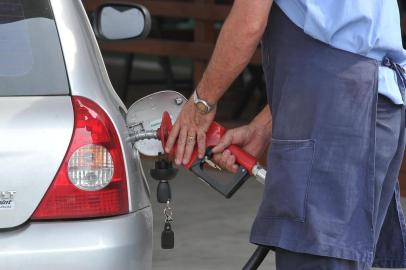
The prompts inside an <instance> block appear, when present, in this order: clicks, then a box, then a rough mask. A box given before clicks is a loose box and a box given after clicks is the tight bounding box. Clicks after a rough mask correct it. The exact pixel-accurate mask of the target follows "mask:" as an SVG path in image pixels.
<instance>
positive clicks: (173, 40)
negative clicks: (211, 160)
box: [83, 0, 406, 270]
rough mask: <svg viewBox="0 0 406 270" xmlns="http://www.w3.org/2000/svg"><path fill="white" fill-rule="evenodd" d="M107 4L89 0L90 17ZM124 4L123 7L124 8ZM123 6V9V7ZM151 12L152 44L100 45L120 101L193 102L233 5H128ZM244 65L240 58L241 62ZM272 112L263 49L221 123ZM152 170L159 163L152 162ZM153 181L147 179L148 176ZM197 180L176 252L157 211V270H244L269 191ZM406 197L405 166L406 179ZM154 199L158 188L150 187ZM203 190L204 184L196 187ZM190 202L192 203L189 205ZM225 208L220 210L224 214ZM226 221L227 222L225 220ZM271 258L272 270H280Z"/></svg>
mask: <svg viewBox="0 0 406 270" xmlns="http://www.w3.org/2000/svg"><path fill="white" fill-rule="evenodd" d="M103 2H110V3H111V2H114V0H113V1H112V0H109V1H107V0H106V1H103V0H83V3H84V5H85V7H86V9H87V11H88V12H91V11H93V10H94V9H95V8H96V7H97V6H99V5H100V4H101V3H103ZM117 2H118V1H117ZM120 2H123V1H120ZM125 2H129V3H131V2H133V3H137V4H141V5H144V6H145V7H147V9H148V10H149V11H150V13H151V15H152V17H153V23H152V30H151V33H150V35H149V37H148V38H147V39H145V40H135V41H134V40H128V41H119V42H117V41H115V42H107V41H99V44H100V47H101V49H102V53H103V57H104V60H105V63H106V66H107V69H108V72H109V75H110V78H111V81H112V83H113V86H114V88H115V90H116V91H117V93H118V95H119V96H120V97H121V98H122V100H123V101H124V102H125V104H126V105H127V106H130V105H131V104H132V103H133V102H134V101H135V100H137V99H139V98H141V97H144V96H146V95H148V94H150V93H153V92H156V91H159V90H164V89H171V90H176V91H179V92H181V93H183V94H184V95H185V96H186V97H189V96H190V95H191V94H192V92H193V90H194V87H195V86H196V84H197V83H198V82H199V80H200V78H201V76H202V73H203V71H204V69H205V67H206V65H207V62H208V60H209V58H210V56H211V53H212V51H213V48H214V44H215V41H216V38H217V36H218V33H219V31H220V29H221V26H222V23H223V21H224V20H225V18H226V17H227V14H228V12H229V11H230V8H231V5H232V2H233V1H232V0H128V1H125ZM398 2H399V6H400V10H401V15H402V23H401V24H402V27H403V37H404V38H403V41H404V45H405V44H406V43H405V42H406V39H405V37H406V35H405V34H406V1H405V0H399V1H398ZM236 57H238V56H236ZM265 104H266V94H265V83H264V80H263V74H262V69H261V53H260V48H258V50H257V52H256V53H255V55H254V57H253V58H252V60H251V63H250V65H249V66H248V67H247V68H246V70H245V71H244V72H243V73H242V74H241V76H240V77H239V78H238V79H237V80H236V81H235V83H234V84H233V85H232V86H231V89H230V91H227V93H226V94H225V96H224V98H223V99H222V100H221V101H220V104H219V106H218V108H219V109H218V115H217V120H218V121H219V122H221V123H223V124H225V125H226V126H227V127H233V126H238V125H239V124H241V123H246V122H248V121H249V120H250V119H252V118H253V117H254V116H255V114H256V113H257V112H259V111H260V110H261V109H262V108H263V106H265ZM144 164H145V169H146V172H147V170H148V169H149V168H150V167H152V166H153V161H151V160H145V161H144ZM147 174H148V173H147ZM193 178H195V177H194V176H192V175H191V174H190V173H188V172H185V171H181V173H180V176H179V180H175V181H174V185H173V192H174V196H173V197H174V205H175V209H176V210H175V211H176V212H175V213H176V216H177V219H176V221H175V223H174V230H175V234H176V239H177V240H176V241H177V247H176V249H175V250H174V251H162V250H161V249H160V248H159V242H160V239H159V238H160V230H162V228H161V227H162V226H163V223H162V217H161V216H160V215H161V212H162V206H160V205H157V204H155V202H156V200H155V198H152V202H153V203H154V211H155V212H154V214H155V215H156V218H155V225H154V226H155V230H156V233H155V244H156V247H155V254H154V256H155V257H154V269H157V270H158V269H239V268H241V266H242V265H243V263H244V262H245V261H246V260H247V259H248V257H249V255H250V253H251V252H252V251H253V249H254V247H253V246H251V245H249V244H247V242H248V235H249V228H250V225H251V222H252V220H253V218H254V216H255V213H256V209H257V207H258V203H259V201H260V199H261V191H262V188H261V186H260V185H259V184H256V183H252V182H253V181H251V182H250V181H249V183H247V185H245V186H244V187H243V189H242V190H241V191H239V192H238V193H237V195H236V196H235V197H234V198H233V199H232V200H225V199H223V198H222V197H221V196H220V195H218V194H216V193H215V192H214V191H212V190H209V188H207V187H205V186H204V185H203V184H201V183H199V182H198V181H189V180H190V179H193ZM400 181H401V187H402V194H403V195H404V196H406V162H404V166H403V169H402V172H401V177H400ZM150 183H151V185H152V186H151V190H152V194H153V195H154V193H155V184H156V183H155V182H154V181H153V180H150ZM196 183H197V184H196ZM185 202H187V203H185ZM220 205H221V207H220ZM226 217H227V218H226ZM272 261H273V258H272V256H269V258H268V264H266V265H267V266H266V267H265V266H264V267H263V268H261V269H273V268H269V267H272V266H271V265H273V263H272Z"/></svg>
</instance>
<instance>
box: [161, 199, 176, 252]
mask: <svg viewBox="0 0 406 270" xmlns="http://www.w3.org/2000/svg"><path fill="white" fill-rule="evenodd" d="M164 215H165V225H164V230H163V232H162V234H161V247H162V249H173V248H174V247H175V234H174V232H173V231H172V226H171V222H173V212H172V208H171V207H170V201H169V200H168V201H167V202H166V206H165V209H164Z"/></svg>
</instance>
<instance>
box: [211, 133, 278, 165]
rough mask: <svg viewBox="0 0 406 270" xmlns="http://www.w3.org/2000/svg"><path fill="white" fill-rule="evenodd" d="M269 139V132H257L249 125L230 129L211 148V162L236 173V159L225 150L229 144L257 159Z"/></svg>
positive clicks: (265, 147) (264, 149)
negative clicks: (212, 154)
mask: <svg viewBox="0 0 406 270" xmlns="http://www.w3.org/2000/svg"><path fill="white" fill-rule="evenodd" d="M270 138H271V135H270V130H269V131H267V130H265V131H264V130H262V131H259V130H258V129H257V128H255V127H253V126H251V125H245V126H241V127H238V128H235V129H230V130H228V131H227V132H226V133H225V134H224V136H223V137H222V138H221V140H220V142H219V144H217V146H216V147H214V148H213V153H214V154H215V155H214V156H213V161H214V162H215V163H216V164H218V165H219V166H220V167H222V168H224V169H226V170H228V171H230V172H233V173H236V172H237V170H238V165H237V164H236V157H235V156H234V155H233V154H232V153H231V152H230V151H229V150H228V149H226V148H227V147H228V146H229V145H230V144H235V145H238V146H240V147H241V148H242V149H243V150H245V151H246V152H247V153H249V154H251V155H253V156H254V157H256V158H259V157H261V156H262V154H263V153H264V151H266V149H267V146H268V144H269V142H270Z"/></svg>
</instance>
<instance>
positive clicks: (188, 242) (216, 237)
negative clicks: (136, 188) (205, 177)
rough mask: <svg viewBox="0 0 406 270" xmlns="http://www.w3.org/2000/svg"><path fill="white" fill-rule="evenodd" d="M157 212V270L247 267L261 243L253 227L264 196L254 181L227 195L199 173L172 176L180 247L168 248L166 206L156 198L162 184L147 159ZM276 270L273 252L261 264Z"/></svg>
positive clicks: (176, 234)
mask: <svg viewBox="0 0 406 270" xmlns="http://www.w3.org/2000/svg"><path fill="white" fill-rule="evenodd" d="M143 164H144V169H145V173H146V175H147V177H148V178H149V179H148V181H149V183H150V188H151V193H152V203H153V210H154V244H155V248H154V258H153V269H154V270H183V269H187V270H208V269H218V270H228V269H241V268H242V267H243V265H244V264H245V262H246V261H247V259H248V258H249V256H250V255H251V254H252V252H253V251H254V249H255V247H254V246H253V245H251V244H249V243H248V237H249V230H250V226H251V223H252V221H253V219H254V217H255V214H256V210H257V207H258V204H259V202H260V200H261V196H262V186H261V185H260V184H259V183H257V182H256V181H255V180H253V179H249V180H248V181H247V183H246V184H245V185H244V186H243V187H242V188H241V189H240V190H239V191H238V192H237V193H236V194H235V195H234V197H232V198H231V199H225V198H223V197H222V195H220V194H218V193H217V192H215V191H214V190H212V189H211V188H209V187H208V186H206V185H205V184H204V183H203V182H201V181H199V180H198V179H197V178H196V177H195V176H194V175H193V174H191V173H190V172H188V171H185V170H183V169H181V170H180V171H179V174H178V177H177V178H176V179H174V180H172V182H171V183H172V185H171V186H172V194H173V196H172V197H173V203H172V205H173V209H174V218H175V221H174V222H173V225H172V228H173V230H174V232H175V249H173V250H162V249H161V248H160V237H161V232H162V229H163V224H164V216H163V212H162V210H163V207H164V205H161V204H158V203H157V200H156V186H157V182H156V181H154V180H152V179H151V178H150V177H149V169H150V168H152V167H153V161H151V160H144V161H143ZM259 269H261V270H265V269H267V270H274V269H275V263H274V256H273V254H272V252H271V253H270V254H269V255H268V257H267V258H266V261H265V262H264V263H263V265H262V266H261V267H260V268H259Z"/></svg>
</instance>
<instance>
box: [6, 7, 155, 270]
mask: <svg viewBox="0 0 406 270" xmlns="http://www.w3.org/2000/svg"><path fill="white" fill-rule="evenodd" d="M64 5H66V7H65V6H64ZM62 8H66V11H67V12H68V11H69V10H70V11H71V12H74V13H75V14H74V15H75V16H78V17H79V18H81V20H82V22H81V23H82V24H84V25H87V26H85V27H88V21H87V18H85V13H84V11H83V7H81V3H80V1H76V0H73V1H48V0H36V1H32V0H13V1H0V40H1V42H0V163H1V164H2V166H1V169H0V268H4V269H11V270H14V269H44V268H45V269H54V270H58V269H72V268H74V267H76V268H79V269H90V270H91V269H150V267H151V246H152V244H151V238H152V237H151V226H152V214H151V209H150V207H149V203H148V198H147V195H146V187H145V185H144V184H143V181H142V180H143V179H141V178H142V177H141V175H142V174H141V173H140V168H139V167H136V164H134V163H137V161H138V159H137V156H134V153H133V152H132V149H131V146H130V145H128V143H126V142H125V136H126V129H125V125H123V123H124V120H123V119H122V118H123V117H124V116H125V108H123V106H122V105H121V104H120V102H118V101H117V100H116V99H115V98H109V97H114V95H115V94H114V93H113V92H112V89H111V87H110V88H109V87H101V85H109V82H108V78H107V76H96V79H93V80H89V78H87V80H85V81H83V79H82V83H81V84H79V85H78V82H80V80H81V77H79V78H78V73H77V72H78V69H79V71H81V70H80V69H81V68H82V69H83V68H86V72H87V73H88V74H89V76H90V75H91V74H97V73H103V72H104V70H103V69H104V65H103V62H102V61H101V60H100V52H98V48H97V45H96V44H95V41H94V37H93V36H92V35H93V34H92V33H91V31H89V29H88V30H87V35H89V36H91V37H90V39H89V37H88V38H87V39H86V40H85V41H83V40H82V41H81V40H80V39H81V35H83V34H86V33H83V31H78V32H79V33H76V31H77V30H75V27H74V26H75V25H76V24H77V22H72V21H69V20H67V19H66V18H62V15H60V14H61V11H62V10H61V9H62ZM54 9H57V10H56V12H55V13H54ZM58 14H59V15H60V16H59V17H58ZM72 19H74V18H72ZM71 24H73V25H71ZM82 27H83V26H82ZM85 29H86V28H85ZM68 30H70V31H68ZM69 35H70V37H69V38H70V43H69V41H68V44H66V43H67V38H68V36H69ZM75 41H76V43H75ZM80 42H87V43H88V44H89V47H92V48H91V50H90V51H89V52H86V50H83V51H82V52H81V54H86V55H87V57H88V58H89V59H92V58H93V61H94V63H93V64H92V65H88V66H87V65H86V64H83V65H81V63H80V61H82V60H81V59H80V58H81V55H74V54H72V53H73V51H72V49H74V46H75V45H77V44H78V43H80ZM95 48H96V49H95ZM76 49H77V48H76ZM95 50H96V53H98V55H96V56H95V55H94V53H95ZM92 54H93V55H92ZM67 57H69V59H67ZM72 61H75V62H74V65H72ZM75 65H76V66H75ZM82 72H83V71H82ZM82 76H83V74H82ZM97 77H98V78H97ZM89 88H90V89H91V88H98V89H99V93H97V92H96V93H95V92H92V91H90V92H86V89H89ZM103 97H104V98H103ZM119 115H121V118H120V117H119Z"/></svg>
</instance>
